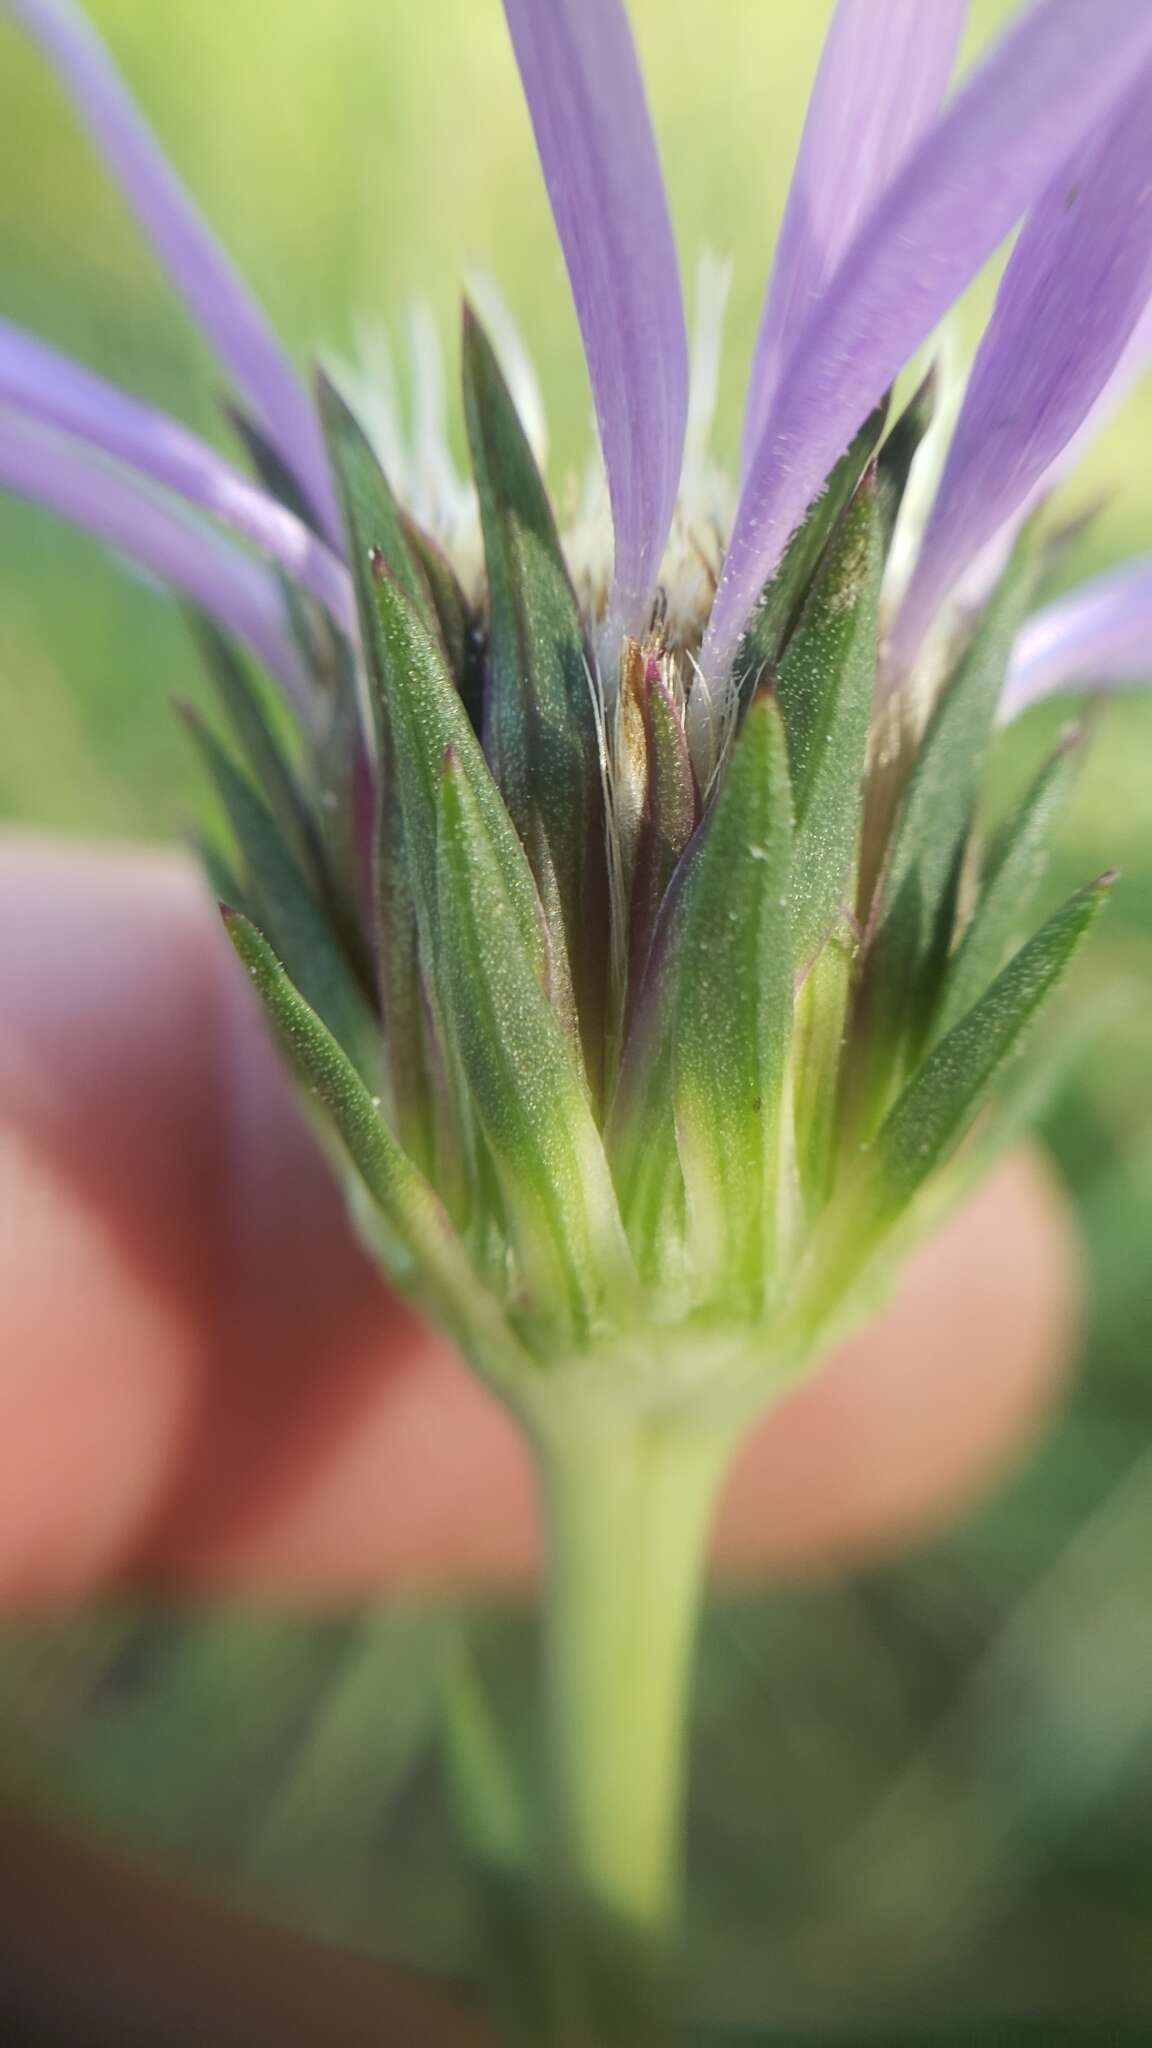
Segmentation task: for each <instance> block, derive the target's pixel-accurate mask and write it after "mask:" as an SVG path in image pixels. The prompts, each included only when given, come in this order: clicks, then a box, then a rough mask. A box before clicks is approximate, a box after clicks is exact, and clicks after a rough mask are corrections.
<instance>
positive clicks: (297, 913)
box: [185, 709, 380, 1083]
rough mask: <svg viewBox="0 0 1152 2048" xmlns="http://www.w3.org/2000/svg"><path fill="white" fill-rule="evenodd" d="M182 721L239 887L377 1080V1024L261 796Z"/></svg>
mask: <svg viewBox="0 0 1152 2048" xmlns="http://www.w3.org/2000/svg"><path fill="white" fill-rule="evenodd" d="M185 719H186V722H187V724H188V727H189V730H190V731H191V733H192V735H193V738H194V739H195V741H196V744H197V746H198V747H199V749H200V752H201V755H202V756H203V759H204V763H205V766H206V767H207V769H208V772H209V774H210V775H211V777H212V780H213V782H214V783H215V785H216V788H217V790H218V792H219V794H220V799H221V802H222V803H223V805H224V808H225V810H226V812H227V814H228V820H229V823H230V824H231V826H232V830H233V832H234V833H235V834H236V839H237V843H238V845H239V848H240V852H241V854H242V855H243V859H244V867H245V875H244V876H243V877H242V886H243V887H244V889H245V895H246V898H247V900H248V901H250V902H251V904H252V906H253V908H254V910H255V913H256V915H257V917H258V918H259V919H260V922H261V925H262V926H263V928H264V930H265V931H266V932H267V934H268V938H269V940H270V942H271V943H272V945H273V946H274V947H275V949H276V952H277V954H278V955H279V956H280V958H281V959H282V960H283V962H284V964H285V967H286V968H287V970H288V972H289V973H290V975H291V977H292V979H293V981H294V982H295V983H296V985H297V986H298V988H299V989H300V991H301V994H302V995H303V996H304V999H305V1001H306V1002H308V1003H309V1004H310V1005H311V1007H312V1008H313V1009H314V1010H315V1011H316V1012H317V1014H318V1015H319V1016H320V1017H321V1018H322V1019H323V1021H324V1023H325V1024H326V1025H327V1027H328V1029H329V1030H330V1031H331V1032H332V1035H333V1037H334V1038H335V1039H336V1041H337V1043H338V1044H339V1045H341V1046H342V1047H343V1049H344V1052H345V1053H346V1054H347V1056H348V1058H349V1059H350V1060H351V1061H352V1062H353V1064H354V1065H355V1067H356V1068H357V1070H358V1071H359V1072H360V1073H361V1074H362V1075H363V1076H364V1077H365V1079H366V1080H368V1081H369V1082H372V1083H375V1082H376V1080H377V1079H378V1075H379V1068H380V1025H379V1020H378V1019H377V1018H376V1017H375V1016H374V1015H373V1013H372V1011H371V1009H370V1008H369V1006H368V1003H367V1000H366V998H365V995H364V992H363V990H362V989H361V987H360V986H359V984H358V982H357V979H356V976H355V973H354V972H353V969H352V966H351V964H350V963H349V961H348V959H347V957H346V955H345V954H344V952H343V951H342V950H341V948H340V946H339V944H338V942H337V940H336V937H335V934H334V932H333V929H332V926H331V924H330V922H329V920H328V918H327V917H326V916H325V915H324V911H323V909H322V908H321V905H320V903H319V902H318V900H317V898H316V895H315V893H314V892H313V889H312V888H311V886H310V884H309V882H308V880H307V877H306V876H305V873H304V871H303V869H302V868H301V866H300V864H299V861H298V860H297V858H296V855H295V853H294V852H293V851H292V849H291V847H290V846H289V845H288V844H286V842H285V840H284V837H283V834H282V831H281V828H280V826H279V824H278V823H277V820H276V819H275V818H274V817H273V815H272V812H271V811H270V810H269V808H268V806H267V804H266V803H265V801H264V799H263V797H262V796H261V795H260V794H259V793H258V791H257V790H256V789H255V788H254V787H253V785H252V783H251V782H250V781H249V780H248V777H247V776H246V775H245V774H243V772H242V771H241V770H240V769H239V768H238V767H237V766H236V764H235V763H234V762H233V761H232V760H231V758H230V757H229V755H228V754H227V753H226V752H225V750H224V748H223V747H222V746H221V745H220V743H219V741H218V740H216V739H215V737H214V736H213V734H212V733H211V732H210V731H209V729H208V727H207V726H206V725H205V724H204V723H203V721H202V720H201V719H200V718H199V717H198V716H197V714H196V713H195V712H193V711H192V710H190V709H189V710H186V712H185Z"/></svg>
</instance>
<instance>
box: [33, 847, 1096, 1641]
mask: <svg viewBox="0 0 1152 2048" xmlns="http://www.w3.org/2000/svg"><path fill="white" fill-rule="evenodd" d="M0 963H2V968H3V977H4V984H5V997H4V1002H3V1004H2V1006H0V1357H2V1360H3V1363H2V1364H0V1401H2V1403H3V1415H4V1431H3V1436H2V1439H0V1445H2V1447H0V1599H3V1600H4V1601H5V1602H6V1603H7V1604H8V1605H9V1606H24V1607H28V1606H37V1605H43V1604H45V1603H52V1602H59V1601H62V1600H67V1599H71V1598H75V1597H78V1596H81V1595H83V1594H84V1593H86V1592H88V1591H90V1590H92V1589H93V1588H94V1587H97V1586H100V1585H105V1584H108V1583H110V1582H115V1581H125V1580H126V1581H132V1582H140V1581H151V1582H153V1583H163V1584H165V1585H167V1586H178V1587H180V1588H181V1589H183V1590H186V1591H205V1592H210V1591H213V1590H215V1589H219V1588H222V1587H224V1586H229V1587H233V1586H236V1585H243V1586H246V1587H249V1588H253V1589H257V1590H263V1591H266V1592H272V1593H275V1594H277V1595H284V1596H294V1597H301V1598H311V1597H314V1596H317V1595H332V1594H339V1593H349V1592H353V1591H357V1590H361V1589H364V1588H368V1587H381V1586H388V1585H396V1584H421V1583H423V1584H439V1583H444V1582H461V1581H471V1582H475V1583H489V1584H500V1583H505V1582H508V1581H517V1580H521V1579H523V1578H525V1577H526V1576H527V1575H528V1574H529V1572H530V1571H531V1569H532V1565H533V1560H534V1557H535V1548H536V1537H535V1514H534V1506H533V1498H532V1484H531V1477H530V1474H529V1472H528V1469H527V1466H526V1462H525V1459H524V1455H523V1452H522V1450H521V1446H520V1442H519V1439H518V1437H517V1435H516V1433H515V1431H514V1429H513V1427H512V1425H511V1423H510V1421H509V1420H508V1419H507V1417H506V1416H505V1415H504V1414H503V1413H502V1411H501V1410H500V1409H499V1408H498V1407H497V1406H496V1404H495V1403H494V1402H493V1401H492V1400H491V1398H490V1397H489V1396H488V1395H487V1394H486V1393H485V1391H484V1390H483V1389H482V1388H480V1387H479V1386H478V1385H477V1384H476V1383H475V1382H474V1381H473V1380H471V1379H470V1378H469V1376H468V1375H467V1374H466V1373H465V1372H464V1370H463V1368H462V1367H461V1366H460V1365H459V1364H458V1362H457V1361H456V1359H455V1357H454V1356H453V1355H452V1353H451V1351H450V1350H449V1349H448V1347H447V1346H445V1345H444V1344H443V1343H441V1342H440V1341H439V1340H438V1339H436V1338H435V1337H433V1336H431V1335H430V1334H429V1333H428V1332H427V1331H426V1330H425V1329H424V1328H423V1327H422V1326H421V1324H420V1323H419V1322H418V1320H417V1319H416V1317H415V1316H414V1315H413V1313H412V1312H411V1311H410V1310H409V1309H407V1308H406V1307H405V1306H404V1305H403V1304H401V1303H399V1302H398V1301H397V1300H396V1299H395V1298H394V1297H392V1296H390V1295H389V1294H388V1293H387V1292H386V1291H385V1290H384V1288H383V1287H382V1285H381V1283H380V1282H379V1280H378V1278H377V1277H376V1275H375V1274H374V1273H373V1272H372V1270H371V1269H370V1267H369V1265H368V1263H367V1261H366V1260H365V1258H364V1257H363V1256H362V1254H361V1253H360V1252H359V1250H358V1249H357V1247H356V1246H355V1245H354V1244H353V1242H352V1240H351V1238H350V1235H349V1233H348V1230H347V1228H346V1225H345V1222H344V1219H343V1215H342V1211H341V1205H340V1201H339V1198H338V1196H337V1194H336V1192H335V1190H334V1188H333V1186H332V1184H331V1182H330V1180H329V1178H328V1176H327V1174H326V1172H325V1170H324V1169H323V1167H322V1166H321V1165H320V1162H319V1159H318V1155H317V1153H316V1150H315V1147H314V1144H313V1142H312V1140H311V1138H310V1137H309V1135H308V1134H307V1133H306V1131H305V1130H304V1128H303V1126H302V1123H301V1120H300V1118H299V1116H298V1114H297V1112H296V1109H295V1106H294V1104H293V1102H292V1099H291V1095H290V1091H289V1090H288V1088H287V1085H286V1083H285V1082H284V1080H283V1078H282V1076H281V1075H280V1073H279V1071H278V1069H277V1066H276V1063H275V1060H274V1058H273V1057H272V1055H271V1053H270V1052H269V1049H268V1047H267V1045H266V1042H265V1039H264V1036H263V1029H262V1026H261V1023H260V1020H259V1018H258V1016H257V1015H256V1014H255V1010H254V1006H253V1003H252V999H251V995H250V991H249V989H248V988H247V986H246V984H245V982H244V979H243V977H242V975H241V974H240V973H239V971H238V969H237V967H236V964H235V963H234V961H233V960H232V959H231V956H230V953H229V949H228V947H227V945H226V943H225V942H224V941H223V939H222V937H221V934H220V932H219V929H218V927H217V923H216V919H215V916H214V913H213V912H212V910H211V906H210V905H209V904H208V903H207V900H206V897H205V895H204V892H203V890H202V889H201V887H200V885H199V883H198V880H197V879H196V877H195V876H194V875H193V874H192V873H191V872H190V871H189V869H188V868H187V866H186V865H185V864H184V863H183V862H182V861H179V860H177V859H175V858H171V857H156V856H149V857H147V858H145V857H143V856H141V855H140V854H138V853H134V852H133V853H128V852H120V851H116V850H100V851H96V850H93V849H91V848H83V849H79V848H74V847H71V848H70V847H45V846H44V845H43V844H40V843H37V842H35V841H19V840H17V841H14V842H11V843H10V844H9V845H8V846H7V847H6V848H5V850H4V852H3V855H2V856H0ZM1077 1290H1078V1264H1077V1259H1076V1254H1075V1250H1074V1242H1073V1237H1072V1233H1071V1231H1070V1227H1069V1223H1068V1219H1067V1215H1066V1212H1065V1209H1064V1207H1063V1204H1062V1202H1061V1201H1060V1199H1059V1197H1058V1195H1057V1193H1056V1191H1055V1189H1054V1187H1053V1185H1052V1183H1051V1182H1050V1181H1049V1180H1048V1178H1047V1177H1046V1175H1045V1172H1044V1170H1043V1168H1042V1167H1041V1166H1040V1165H1039V1163H1038V1162H1037V1161H1036V1160H1035V1159H1033V1158H1031V1157H1029V1156H1027V1155H1023V1156H1021V1157H1020V1158H1017V1159H1013V1160H1011V1161H1009V1162H1007V1163H1006V1165H1005V1166H1004V1167H1002V1168H1001V1169H1000V1171H999V1172H998V1174H997V1175H996V1176H994V1177H993V1178H992V1180H991V1181H990V1182H989V1183H988V1184H987V1186H986V1187H985V1189H984V1190H983V1191H982V1192H981V1194H980V1195H979V1196H978V1197H977V1199H976V1200H975V1201H974V1202H973V1203H971V1204H970V1205H969V1206H968V1208H967V1209H966V1210H965V1211H964V1212H963V1213H962V1214H961V1215H959V1216H958V1217H957V1218H955V1219H954V1220H953V1222H952V1223H951V1224H950V1225H949V1227H948V1229H947V1230H946V1231H945V1232H944V1233H943V1234H942V1235H941V1236H940V1237H939V1238H938V1239H937V1240H936V1241H935V1242H934V1243H933V1244H931V1245H930V1246H928V1247H926V1248H925V1249H924V1250H923V1251H922V1252H921V1253H920V1254H919V1256H918V1257H917V1258H916V1259H915V1260H914V1261H913V1262H912V1264H911V1266H910V1269H909V1273H908V1275H907V1277H906V1280H905V1283H904V1285H903V1287H902V1288H901V1290H900V1292H899V1294H898V1296H897V1297H896V1299H895V1300H894V1302H893V1303H892V1305H891V1306H890V1308H889V1309H888V1310H887V1311H886V1312H885V1313H884V1314H883V1315H882V1316H881V1317H880V1318H879V1319H878V1320H877V1321H876V1322H875V1323H874V1324H873V1325H872V1327H871V1329H870V1330H869V1331H868V1332H866V1333H864V1334H863V1335H862V1336H861V1337H859V1338H857V1339H855V1340H854V1341H853V1342H852V1343H851V1344H850V1345H848V1346H846V1347H845V1348H844V1349H843V1350H842V1351H841V1352H840V1353H839V1354H837V1355H836V1356H835V1357H834V1358H833V1359H832V1360H830V1361H829V1362H828V1364H827V1365H826V1366H825V1368H824V1369H823V1371H822V1372H821V1373H820V1374H819V1375H818V1376H817V1377H816V1378H815V1379H814V1380H813V1381H812V1382H811V1383H810V1384H809V1385H807V1386H806V1387H804V1388H802V1389H801V1390H799V1391H798V1392H796V1393H795V1394H793V1395H790V1396H789V1397H788V1398H787V1399H786V1400H785V1401H783V1402H782V1403H780V1404H779V1405H778V1407H777V1408H776V1409H775V1411H774V1412H773V1413H772V1414H771V1415H770V1416H769V1417H768V1418H767V1419H766V1420H765V1421H764V1422H763V1423H762V1424H761V1425H760V1426H759V1428H758V1429H757V1430H756V1431H755V1432H754V1433H753V1434H752V1436H751V1437H750V1439H749V1440H748V1442H747V1444H746V1445H745V1447H744V1450H743V1451H742V1453H741V1455H740V1457H739V1459H738V1461H737V1464H736V1468H735V1470H734V1473H733V1475H732V1480H731V1484H730V1486H729V1489H728V1492H727V1494H726V1497H725V1500H724V1503H723V1506H722V1510H721V1514H720V1518H719V1528H718V1536H717V1548H718V1555H719V1557H720V1559H721V1560H722V1561H723V1562H724V1563H725V1564H727V1565H728V1566H729V1567H731V1568H736V1569H742V1570H751V1569H763V1568H765V1567H766V1566H773V1565H774V1566H777V1567H781V1566H787V1567H788V1568H789V1569H796V1568H800V1567H802V1566H803V1567H805V1568H811V1566H812V1565H813V1564H814V1563H822V1562H825V1561H832V1560H835V1559H837V1558H842V1557H844V1556H846V1555H852V1554H858V1553H861V1552H864V1551H868V1550H871V1549H875V1548H876V1547H878V1546H886V1545H888V1544H891V1543H894V1542H897V1541H902V1540H906V1539H907V1538H908V1537H909V1536H910V1535H912V1534H914V1533H915V1532H916V1531H917V1530H918V1529H919V1528H921V1527H922V1526H924V1525H925V1524H926V1523H927V1522H930V1521H932V1520H934V1519H936V1518H938V1517H939V1516H940V1515H941V1514H942V1513H946V1512H948V1513H950V1512H953V1511H955V1509H956V1508H957V1506H958V1505H959V1504H960V1503H961V1502H962V1501H963V1500H964V1499H965V1498H966V1497H967V1496H968V1494H969V1493H970V1492H971V1490H972V1489H973V1488H974V1487H976V1486H978V1485H980V1484H982V1483H984V1482H985V1481H986V1479H987V1475H988V1474H989V1473H990V1472H992V1471H994V1470H996V1469H997V1468H998V1467H999V1466H1000V1465H1002V1464H1003V1462H1004V1461H1005V1459H1006V1458H1007V1457H1009V1456H1010V1455H1011V1454H1012V1452H1013V1450H1014V1449H1015V1448H1016V1447H1017V1446H1018V1445H1019V1444H1020V1443H1021V1442H1022V1441H1023V1440H1025V1439H1026V1437H1027V1436H1028V1434H1029V1433H1030V1431H1031V1430H1032V1429H1033V1428H1034V1426H1035V1423H1036V1420H1037V1418H1038V1417H1039V1415H1040V1414H1041V1413H1042V1412H1043V1410H1044V1408H1045V1407H1046V1405H1047V1404H1048V1402H1049V1401H1050V1400H1051V1397H1052V1393H1053V1391H1054V1388H1055V1387H1056V1385H1057V1384H1058V1382H1059V1379H1060V1376H1061V1372H1062V1370H1063V1367H1064V1365H1065V1364H1066V1362H1067V1358H1068V1355H1069V1350H1070V1333H1071V1330H1072V1327H1073V1324H1074V1319H1075V1303H1076V1298H1077Z"/></svg>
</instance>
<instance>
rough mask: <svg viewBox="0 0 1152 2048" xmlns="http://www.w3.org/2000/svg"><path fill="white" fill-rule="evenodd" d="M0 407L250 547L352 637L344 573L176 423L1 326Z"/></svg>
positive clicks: (307, 532)
mask: <svg viewBox="0 0 1152 2048" xmlns="http://www.w3.org/2000/svg"><path fill="white" fill-rule="evenodd" d="M0 402H2V403H4V404H6V405H12V406H15V407H18V408H19V409H20V410H21V411H22V412H25V413H27V414H29V415H30V416H31V417H33V418H35V419H39V420H41V421H43V422H44V423H45V424H46V425H48V426H53V427H57V428H59V429H60V430H61V431H62V432H64V433H66V434H73V435H75V436H76V437H77V438H78V439H80V440H82V441H85V442H87V443H88V444H89V445H90V446H91V447H93V448H95V449H97V450H98V451H99V452H100V453H101V454H104V455H110V456H112V457H113V459H114V460H115V461H117V462H124V463H127V464H129V465H130V467H131V468H133V469H135V470H137V471H139V473H140V474H141V475H142V476H146V477H147V478H149V479H150V481H151V482H153V483H156V484H160V485H162V486H163V487H164V488H165V489H166V490H171V491H178V492H179V493H180V495H181V496H182V497H184V498H187V499H188V500H189V501H190V503H192V504H195V505H198V506H200V507H201V509H202V510H203V511H205V512H210V513H211V514H212V515H213V517H214V518H216V519H220V520H222V521H223V522H224V523H225V524H226V525H228V526H231V527H233V528H234V529H235V531H236V532H237V533H240V534H242V535H243V536H244V538H245V539H246V540H250V541H253V542H254V543H255V545H256V546H257V547H259V548H262V549H263V550H264V551H265V553H267V554H269V555H271V556H272V558H273V559H274V560H275V561H276V562H277V563H278V564H279V565H280V567H281V568H282V569H284V570H285V571H286V572H287V574H288V575H289V576H292V577H294V578H295V579H296V581H297V582H299V583H301V584H303V586H304V587H305V589H307V590H310V591H311V592H312V594H313V596H314V597H316V598H318V599H319V601H320V603H321V604H323V605H325V606H326V607H327V609H328V611H329V612H330V613H331V615H332V617H333V618H334V619H335V620H336V623H337V624H338V625H339V626H341V627H342V628H343V630H344V631H345V632H352V631H354V630H355V623H354V622H355V606H354V603H353V599H352V588H351V584H350V581H349V577H348V572H347V570H346V569H345V567H344V565H343V563H342V562H340V561H338V560H337V558H336V556H335V555H334V554H333V553H332V552H331V550H330V549H329V548H327V547H325V545H324V543H323V541H321V540H318V539H317V537H316V535H315V534H314V533H313V532H312V530H311V528H310V527H307V526H305V524H304V522H303V520H302V519H298V518H297V517H296V515H295V513H293V512H290V511H289V510H288V509H287V508H286V507H285V506H283V505H280V504H278V503H277V502H276V500H275V499H274V498H270V497H268V496H267V494H266V493H265V492H264V491H262V490H260V489H259V488H258V486H257V485H255V484H253V483H251V482H250V481H249V479H248V478H247V477H246V476H244V475H243V474H242V473H241V471H240V470H238V469H235V468H233V466H232V464H231V463H230V462H226V461H225V460H224V458H223V456H222V455H219V454H217V452H216V450H215V449H214V448H211V447H209V445H208V443H207V442H206V441H202V440H200V438H199V436H198V435H196V434H193V433H190V432H189V430H188V428H187V427H183V426H181V425H180V423H179V421H177V420H173V419H169V418H167V417H166V415H165V414H164V413H161V412H156V411H154V410H153V408H152V407H151V406H148V405H144V404H142V403H141V402H140V401H139V400H138V399H135V398H131V397H129V395H128V394H127V393H126V392H123V391H118V390H117V389H116V387H115V386H114V385H112V384H107V383H105V381H104V379H103V378H102V377H97V376H94V375H93V373H92V372H91V371H89V370H85V369H82V368H81V367H80V365H79V364H78V363H73V362H71V361H70V360H69V358H68V357H67V356H63V355H61V354H59V352H58V351H57V350H56V349H53V348H49V347H48V346H47V344H46V343H44V342H42V341H38V340H36V339H35V338H34V337H33V336H32V335H29V334H24V333H22V332H21V331H20V329H19V328H16V327H12V326H10V325H9V323H8V322H7V321H4V320H0Z"/></svg>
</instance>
